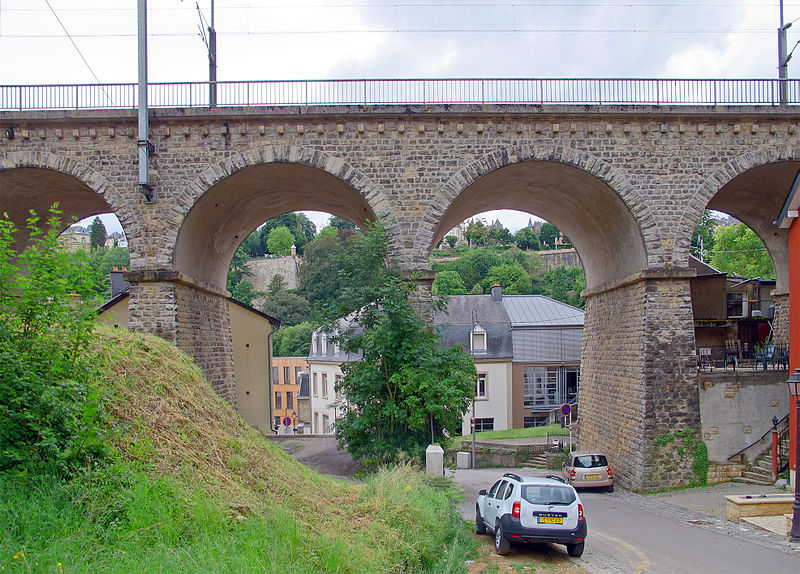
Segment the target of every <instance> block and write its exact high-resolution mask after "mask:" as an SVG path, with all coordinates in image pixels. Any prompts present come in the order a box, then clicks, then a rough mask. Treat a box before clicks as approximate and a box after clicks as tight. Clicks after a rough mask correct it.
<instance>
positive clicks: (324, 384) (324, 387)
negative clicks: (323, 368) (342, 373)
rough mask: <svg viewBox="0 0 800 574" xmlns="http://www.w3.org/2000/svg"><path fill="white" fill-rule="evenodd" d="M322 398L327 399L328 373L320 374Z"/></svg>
mask: <svg viewBox="0 0 800 574" xmlns="http://www.w3.org/2000/svg"><path fill="white" fill-rule="evenodd" d="M322 398H324V399H327V398H328V373H322Z"/></svg>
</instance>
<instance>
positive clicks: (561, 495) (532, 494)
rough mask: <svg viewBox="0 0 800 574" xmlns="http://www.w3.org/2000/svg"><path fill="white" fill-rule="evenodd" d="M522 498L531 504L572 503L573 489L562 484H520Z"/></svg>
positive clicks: (573, 498) (573, 497)
mask: <svg viewBox="0 0 800 574" xmlns="http://www.w3.org/2000/svg"><path fill="white" fill-rule="evenodd" d="M522 498H524V499H525V500H527V501H528V502H530V503H531V504H572V503H573V502H575V491H574V490H572V489H571V488H568V487H564V486H534V485H523V486H522Z"/></svg>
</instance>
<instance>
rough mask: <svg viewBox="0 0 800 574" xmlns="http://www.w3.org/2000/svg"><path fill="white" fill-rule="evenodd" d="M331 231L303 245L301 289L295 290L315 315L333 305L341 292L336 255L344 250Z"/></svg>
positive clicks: (338, 239)
mask: <svg viewBox="0 0 800 574" xmlns="http://www.w3.org/2000/svg"><path fill="white" fill-rule="evenodd" d="M327 230H331V231H335V230H334V228H333V227H326V228H325V229H323V230H322V232H321V233H320V234H319V236H318V237H317V238H316V239H314V241H312V242H311V243H309V244H308V245H306V250H305V253H304V254H303V261H302V262H301V263H300V270H299V278H300V286H299V287H298V289H297V292H298V294H299V295H302V296H303V297H304V298H305V299H306V300H308V301H309V303H311V306H312V307H313V308H314V310H315V311H316V312H317V314H319V313H321V312H322V311H323V310H324V309H326V308H328V307H330V306H332V305H334V304H335V301H336V298H337V297H338V295H339V293H340V292H341V284H340V280H339V274H338V272H337V269H336V257H335V255H336V254H337V253H338V252H339V251H340V250H341V249H343V248H344V244H345V243H346V242H344V241H343V240H342V239H340V238H339V237H337V235H336V233H335V232H334V233H331V232H329V231H327Z"/></svg>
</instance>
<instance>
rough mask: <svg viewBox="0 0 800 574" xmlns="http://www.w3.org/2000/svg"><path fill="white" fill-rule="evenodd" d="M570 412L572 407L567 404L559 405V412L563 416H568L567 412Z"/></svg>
mask: <svg viewBox="0 0 800 574" xmlns="http://www.w3.org/2000/svg"><path fill="white" fill-rule="evenodd" d="M570 412H572V407H570V406H569V405H561V414H562V415H564V416H565V417H568V416H569V413H570Z"/></svg>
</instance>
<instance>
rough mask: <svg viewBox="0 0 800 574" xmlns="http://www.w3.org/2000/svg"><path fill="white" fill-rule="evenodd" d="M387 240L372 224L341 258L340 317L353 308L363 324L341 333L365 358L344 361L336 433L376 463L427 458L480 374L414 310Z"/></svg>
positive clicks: (453, 428)
mask: <svg viewBox="0 0 800 574" xmlns="http://www.w3.org/2000/svg"><path fill="white" fill-rule="evenodd" d="M388 240H389V237H388V232H387V230H386V228H385V227H384V226H383V225H382V224H380V223H376V224H373V225H372V226H370V228H369V229H368V230H367V231H366V232H365V233H364V234H360V235H358V236H356V237H355V239H354V241H353V246H352V250H350V251H349V252H346V253H342V254H340V256H339V257H338V262H337V263H338V267H339V270H340V276H341V283H342V285H343V294H342V297H341V299H340V306H339V312H338V313H337V314H336V316H343V315H345V314H347V313H352V315H351V316H350V317H351V319H353V321H354V322H355V323H356V324H357V325H358V326H359V327H360V328H359V329H348V330H345V331H344V332H343V333H342V334H341V335H339V336H338V337H337V338H338V340H339V343H340V345H341V347H342V349H343V350H345V351H349V352H353V353H356V352H359V351H360V352H361V353H362V355H363V360H361V361H358V362H352V363H347V364H345V365H344V366H343V371H344V377H343V379H342V380H341V381H339V382H338V383H337V386H336V391H337V392H340V393H341V394H342V396H343V398H344V400H345V401H346V402H347V403H348V404H349V408H348V409H346V410H345V412H344V413H342V414H340V415H339V417H338V418H337V420H336V438H337V440H338V442H339V444H340V446H342V447H347V449H348V451H349V452H350V453H351V454H352V455H353V457H354V458H359V457H366V458H367V459H368V460H371V461H374V462H388V461H393V460H397V459H398V458H399V457H402V456H403V455H410V456H422V454H423V453H424V450H425V447H426V445H427V444H429V442H430V441H431V439H433V440H434V441H439V442H442V443H444V442H445V441H446V440H447V437H448V436H455V435H458V433H459V431H460V428H461V418H462V416H463V415H464V412H466V409H467V406H468V404H469V400H470V397H471V396H472V394H473V392H474V389H473V387H474V381H475V377H476V373H475V367H474V365H473V363H472V359H471V357H470V356H469V355H468V354H466V353H465V352H464V351H463V349H461V348H460V347H454V348H449V349H442V348H441V347H440V346H439V343H438V336H437V335H436V334H435V333H434V331H433V329H432V328H431V327H430V326H429V325H427V324H426V323H425V322H424V321H423V320H422V319H421V318H420V317H419V316H417V314H416V313H415V312H414V309H413V308H412V306H411V303H410V301H409V295H410V293H411V292H412V291H413V285H411V284H410V283H409V282H405V281H403V280H402V279H401V277H400V273H399V271H398V270H397V269H394V268H390V267H388V266H387V265H386V257H387V254H388ZM432 434H433V437H432V436H431V435H432Z"/></svg>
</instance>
